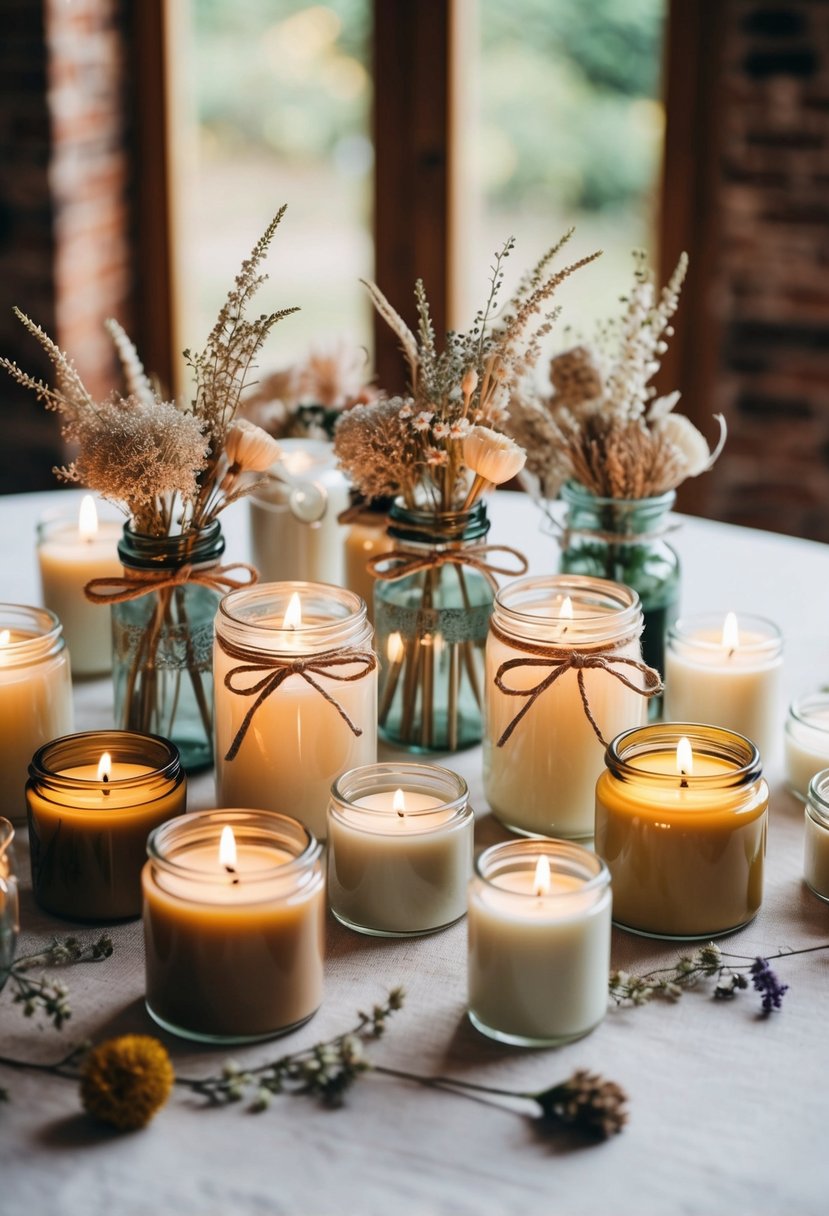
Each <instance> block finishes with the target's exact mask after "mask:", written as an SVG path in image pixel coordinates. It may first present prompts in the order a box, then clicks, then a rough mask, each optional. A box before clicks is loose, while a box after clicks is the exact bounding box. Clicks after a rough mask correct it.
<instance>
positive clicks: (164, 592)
mask: <svg viewBox="0 0 829 1216" xmlns="http://www.w3.org/2000/svg"><path fill="white" fill-rule="evenodd" d="M284 210H285V209H284V207H283V208H282V209H281V210H280V211H279V213H278V214H277V215H276V216H275V218H274V219H273V221H272V222H271V223H270V224H269V225H268V227H267V229H266V230H265V232H264V234H263V235H262V237H261V238H260V239H259V241H257V243H256V245H255V246H254V248H253V252H252V253H251V255H250V257H249V258H248V259H247V260H246V261H244V262H243V263H242V267H241V269H240V271H239V274H238V276H237V278H236V281H235V283H234V285H233V288H232V289H231V291H230V293H229V294H228V297H227V300H226V301H225V303H224V306H223V307H222V310H221V312H220V313H219V316H218V319H217V321H216V324H215V325H214V327H213V329H212V330H211V332H210V335H209V337H208V339H207V344H206V346H205V349H204V350H203V351H202V352H201V353H200V354H194V353H193V352H191V351H185V352H184V355H185V359H186V361H187V364H188V366H189V368H190V370H191V372H192V377H193V385H194V388H193V396H192V399H191V400H190V401H189V402H187V403H186V404H180V403H177V402H173V401H168V400H165V399H164V398H163V396H162V395H161V394H160V393H159V391H158V389H157V387H156V386H155V385H154V384H152V383H151V381H150V380H149V378H148V377H147V375H146V373H145V371H144V368H143V366H142V364H141V361H140V359H139V357H138V354H137V352H136V350H135V347H134V346H133V344H132V342H131V341H130V339H129V338H128V337H127V335H126V334H125V333H124V331H123V329H122V328H121V327H120V325H118V324H117V323H116V322H115V321H109V322H108V323H107V325H108V329H109V332H110V334H111V336H112V339H113V341H114V343H115V347H116V349H117V352H118V355H119V358H120V361H121V364H122V367H123V372H124V382H125V385H124V391H122V392H117V393H113V394H112V395H111V396H110V397H108V398H107V399H106V400H104V401H95V400H94V399H93V398H92V396H91V395H90V394H89V393H88V392H87V390H86V388H85V386H84V384H83V382H82V380H81V378H80V376H79V375H78V372H77V371H76V369H75V366H74V364H73V362H72V360H71V359H70V358H69V357H68V355H66V354H65V353H64V352H63V351H61V350H60V349H59V347H58V346H57V345H56V344H55V343H54V342H53V341H52V339H51V338H49V337H48V335H47V334H45V333H44V332H43V330H42V329H40V327H39V326H37V325H36V324H35V323H34V322H33V321H31V320H30V319H29V318H28V317H27V316H25V315H24V314H23V313H22V312H20V311H19V310H18V311H17V316H18V317H19V319H20V320H21V322H22V323H23V325H25V327H26V328H27V329H28V330H29V332H30V333H31V334H32V336H33V337H35V338H36V339H37V340H38V342H40V344H41V345H42V346H43V347H44V349H45V350H46V352H47V354H48V355H49V357H50V359H51V360H52V363H53V364H54V367H55V384H54V386H52V385H49V384H46V383H44V382H43V381H41V380H37V379H34V378H33V377H31V376H29V375H27V374H26V373H25V372H24V371H21V369H20V368H19V367H18V366H17V365H16V364H15V363H13V362H11V361H10V360H8V359H0V365H2V366H3V367H5V368H6V370H7V371H8V372H9V373H10V374H11V375H12V376H13V377H14V378H15V380H17V381H18V382H19V383H20V384H23V385H25V386H26V387H27V388H30V389H32V390H33V391H34V392H35V393H36V395H37V397H38V398H39V399H40V400H41V401H42V402H43V403H44V404H45V406H46V408H47V409H50V410H54V411H55V412H56V413H58V414H59V415H60V424H61V431H62V434H63V436H64V438H65V439H66V440H67V442H68V443H69V444H71V445H73V448H74V450H75V452H76V455H75V457H74V459H73V460H72V462H71V463H70V464H68V465H66V466H64V467H62V468H58V469H55V473H56V474H57V476H58V478H59V479H60V480H61V481H65V482H72V483H79V484H81V485H84V486H87V487H88V488H89V489H91V490H94V491H96V492H97V493H99V494H100V495H102V497H104V498H107V499H109V500H111V501H113V502H115V503H116V504H118V506H120V507H121V508H122V510H123V511H124V513H125V515H126V516H127V522H126V523H125V525H124V533H123V538H122V540H121V543H120V544H119V555H120V557H121V561H122V564H123V566H124V575H123V578H122V579H116V580H111V581H110V580H103V579H95V580H93V582H92V583H90V584H89V585H88V587H87V595H88V597H89V598H90V599H92V600H93V601H94V602H96V603H101V604H111V605H112V621H113V648H114V662H113V678H114V685H115V712H116V724H117V725H119V726H121V727H125V728H127V729H130V730H138V731H143V732H148V733H151V734H158V735H163V736H165V737H166V738H168V739H171V740H172V741H173V742H174V743H175V744H176V745H177V746H178V747H179V750H180V751H181V754H182V761H183V763H184V765H185V767H186V768H187V769H189V770H190V771H193V770H195V769H199V768H204V767H207V766H208V765H209V764H210V763H211V762H212V736H213V722H212V718H213V696H212V692H213V690H212V674H211V671H212V639H213V617H214V615H215V611H216V607H217V605H218V601H219V598H220V597H221V595H223V594H225V593H226V592H227V591H230V590H233V589H234V588H236V587H239V586H243V585H245V583H247V582H251V581H254V580H255V578H256V573H255V571H254V570H252V569H251V567H249V566H239V565H234V566H221V565H220V564H219V560H220V558H221V556H222V553H223V552H224V539H223V537H222V530H221V523H220V520H219V515H220V514H221V512H222V511H223V510H224V509H225V507H227V506H228V505H229V504H230V503H232V502H234V501H235V500H236V499H237V498H240V497H241V496H242V495H244V494H248V493H250V491H251V490H252V489H254V488H255V487H256V485H257V484H258V480H257V479H256V478H255V477H251V476H250V475H251V474H256V473H262V472H264V471H265V470H266V469H268V468H269V467H270V465H272V464H273V462H274V461H275V460H276V459H277V458H278V456H279V447H278V445H277V443H276V442H275V440H274V439H272V438H271V436H270V435H268V434H267V433H266V432H265V431H263V430H262V429H261V428H259V427H257V426H255V425H254V424H252V423H251V422H248V421H245V420H243V419H239V418H237V417H236V414H237V411H238V409H239V404H240V398H241V395H242V392H243V390H244V387H245V384H246V382H247V379H248V376H249V374H250V372H251V370H252V369H253V367H254V364H255V360H256V357H257V354H258V352H259V350H260V349H261V347H262V345H263V343H264V342H265V339H266V338H267V336H268V334H269V333H270V331H271V329H272V328H273V327H274V325H276V323H277V322H278V321H280V320H281V319H282V318H283V317H285V316H287V315H288V314H289V313H291V312H294V311H296V310H295V309H293V308H287V309H282V310H280V311H278V312H273V313H264V314H262V315H260V316H257V317H256V318H254V319H252V320H250V319H248V318H247V316H246V312H247V309H248V307H249V305H250V302H251V300H252V298H253V296H254V295H255V294H256V292H257V291H258V289H259V288H260V287H261V285H262V284H263V283H264V282H265V279H266V278H267V276H266V275H264V274H262V273H261V266H262V263H263V261H264V258H265V255H266V253H267V251H268V248H269V246H270V243H271V241H272V239H273V236H274V233H275V232H276V229H277V227H278V225H279V222H280V220H281V219H282V216H283V214H284Z"/></svg>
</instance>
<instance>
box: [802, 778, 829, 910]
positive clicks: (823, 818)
mask: <svg viewBox="0 0 829 1216" xmlns="http://www.w3.org/2000/svg"><path fill="white" fill-rule="evenodd" d="M803 874H804V877H805V879H806V882H807V883H808V885H809V886H810V887H811V889H812V890H813V891H814V893H815V895H819V896H820V898H821V899H825V900H829V768H826V769H823V770H821V771H820V772H819V773H816V774H815V776H814V777H813V778H812V781H811V782H810V784H809V796H808V800H807V804H806V822H805V834H804V838H803Z"/></svg>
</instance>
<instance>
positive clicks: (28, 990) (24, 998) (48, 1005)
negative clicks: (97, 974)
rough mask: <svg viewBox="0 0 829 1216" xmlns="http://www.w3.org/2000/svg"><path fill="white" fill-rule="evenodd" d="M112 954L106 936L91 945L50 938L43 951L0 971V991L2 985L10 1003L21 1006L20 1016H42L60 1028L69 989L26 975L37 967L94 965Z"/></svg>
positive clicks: (67, 1008) (67, 1010)
mask: <svg viewBox="0 0 829 1216" xmlns="http://www.w3.org/2000/svg"><path fill="white" fill-rule="evenodd" d="M112 952H113V945H112V939H111V938H110V937H109V935H108V934H107V933H104V934H102V935H101V936H100V937H99V938H97V940H96V941H94V942H80V941H79V940H78V939H77V938H76V937H65V938H57V937H56V938H54V940H53V941H52V944H51V945H50V946H48V947H47V948H46V949H45V950H39V951H37V952H36V953H34V954H24V955H21V956H20V957H19V958H17V959H15V960H14V962H13V963H12V964H11V966H10V967H8V968H7V970H5V971H0V989H2V987H3V986H4V984H5V983H6V982H8V983H10V985H11V987H12V989H13V991H14V997H13V1000H14V1003H15V1004H16V1005H22V1006H23V1013H24V1016H25V1017H27V1018H30V1017H33V1016H34V1015H35V1014H37V1013H41V1012H42V1013H45V1014H46V1015H47V1017H48V1018H49V1020H50V1021H51V1022H52V1025H53V1026H54V1027H55V1029H56V1030H61V1029H62V1028H63V1024H64V1022H66V1021H67V1020H68V1019H69V1018H70V1017H71V1016H72V1010H71V1008H70V1006H69V990H68V988H67V987H66V985H65V984H62V983H61V982H60V981H58V980H47V979H46V977H45V976H41V977H40V978H39V979H33V978H32V977H31V976H30V975H29V974H28V973H29V972H30V971H33V970H34V969H35V968H41V967H71V966H74V964H75V963H98V962H101V961H102V960H103V959H105V958H109V957H110V955H111V954H112Z"/></svg>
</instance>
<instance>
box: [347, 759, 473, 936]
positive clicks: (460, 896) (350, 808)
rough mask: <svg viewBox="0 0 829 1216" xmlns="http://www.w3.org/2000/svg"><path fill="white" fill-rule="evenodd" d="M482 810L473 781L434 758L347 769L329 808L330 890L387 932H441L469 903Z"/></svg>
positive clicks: (357, 919)
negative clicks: (475, 805) (475, 806)
mask: <svg viewBox="0 0 829 1216" xmlns="http://www.w3.org/2000/svg"><path fill="white" fill-rule="evenodd" d="M474 824H475V817H474V814H473V812H472V808H471V807H470V805H469V790H468V789H467V785H466V782H465V781H464V779H463V778H462V777H459V776H458V774H457V773H453V772H451V771H450V770H449V769H446V768H437V767H435V766H434V765H427V764H397V763H395V764H370V765H367V766H366V767H365V768H358V769H352V771H351V772H350V773H344V774H343V776H342V777H338V778H337V780H336V781H335V782H334V785H333V786H332V789H331V803H330V806H329V811H328V897H329V901H330V904H331V911H332V912H333V913H334V915H335V916H336V917H337V919H338V920H339V921H341V922H342V923H343V924H344V925H347V926H348V927H349V928H350V929H356V930H357V931H358V932H359V933H368V934H372V935H374V936H377V937H412V936H415V935H417V934H421V933H432V932H434V931H435V930H436V929H443V928H445V927H446V926H447V925H451V924H452V922H453V921H456V920H459V919H460V917H462V916H463V915H464V913H465V912H466V887H467V884H468V882H469V879H470V876H471V874H472V852H473V830H474Z"/></svg>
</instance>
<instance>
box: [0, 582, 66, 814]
mask: <svg viewBox="0 0 829 1216" xmlns="http://www.w3.org/2000/svg"><path fill="white" fill-rule="evenodd" d="M72 721H73V712H72V677H71V675H70V671H69V656H68V652H67V650H66V647H65V645H64V639H63V633H62V630H61V625H60V621H59V620H58V618H57V617H56V616H55V614H54V613H53V612H50V611H49V610H48V609H46V608H29V607H27V606H24V605H20V604H0V774H2V784H1V785H0V813H2V814H3V815H5V816H6V818H7V819H10V820H11V821H12V823H22V822H25V818H26V798H25V793H24V791H25V787H26V776H27V772H28V767H29V761H30V760H31V758H32V756H33V755H34V753H35V752H36V751H37V750H38V748H39V747H42V746H43V744H44V743H47V742H48V741H49V740H50V739H55V738H57V737H58V736H59V735H65V734H68V732H69V731H71V730H72Z"/></svg>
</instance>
